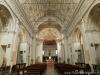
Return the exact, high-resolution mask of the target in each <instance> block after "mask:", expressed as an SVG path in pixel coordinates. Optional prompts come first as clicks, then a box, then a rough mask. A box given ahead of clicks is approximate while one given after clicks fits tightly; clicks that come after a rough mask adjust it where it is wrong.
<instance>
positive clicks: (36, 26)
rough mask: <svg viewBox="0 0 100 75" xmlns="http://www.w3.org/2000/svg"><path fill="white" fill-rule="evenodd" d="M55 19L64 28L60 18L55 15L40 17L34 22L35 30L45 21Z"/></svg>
mask: <svg viewBox="0 0 100 75" xmlns="http://www.w3.org/2000/svg"><path fill="white" fill-rule="evenodd" d="M49 20H50V21H55V22H57V23H58V24H59V25H60V26H61V28H62V29H63V28H64V26H63V25H62V22H61V21H60V20H59V19H58V18H55V17H53V16H43V17H40V18H39V19H38V20H37V21H36V22H35V23H34V29H35V30H38V27H39V25H40V24H42V23H44V22H45V21H49Z"/></svg>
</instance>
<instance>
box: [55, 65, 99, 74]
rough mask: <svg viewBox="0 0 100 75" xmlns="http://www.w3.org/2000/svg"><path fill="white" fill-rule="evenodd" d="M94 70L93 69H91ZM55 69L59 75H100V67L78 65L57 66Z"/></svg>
mask: <svg viewBox="0 0 100 75" xmlns="http://www.w3.org/2000/svg"><path fill="white" fill-rule="evenodd" d="M91 68H92V69H91ZM55 69H56V71H57V72H58V74H59V75H100V65H92V67H91V66H90V65H89V64H83V63H77V64H76V65H70V64H55Z"/></svg>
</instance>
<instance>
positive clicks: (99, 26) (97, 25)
mask: <svg viewBox="0 0 100 75" xmlns="http://www.w3.org/2000/svg"><path fill="white" fill-rule="evenodd" d="M87 23H88V24H87V30H88V34H89V37H90V39H89V41H90V45H91V47H92V48H94V51H93V50H92V51H93V54H94V55H95V56H96V57H95V58H94V60H95V61H96V64H100V3H99V4H96V5H95V6H94V7H93V8H92V9H91V11H90V13H89V16H88V21H87Z"/></svg>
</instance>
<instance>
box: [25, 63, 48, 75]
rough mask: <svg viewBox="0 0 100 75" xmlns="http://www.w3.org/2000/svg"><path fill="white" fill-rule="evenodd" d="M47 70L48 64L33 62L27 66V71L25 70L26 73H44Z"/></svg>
mask: <svg viewBox="0 0 100 75" xmlns="http://www.w3.org/2000/svg"><path fill="white" fill-rule="evenodd" d="M45 70H46V64H33V65H30V66H27V67H26V72H24V74H27V75H30V74H34V75H42V74H43V73H44V71H45Z"/></svg>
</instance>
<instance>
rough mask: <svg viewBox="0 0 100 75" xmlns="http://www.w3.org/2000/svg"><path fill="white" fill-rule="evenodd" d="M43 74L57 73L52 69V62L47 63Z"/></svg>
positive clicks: (53, 74) (55, 74)
mask: <svg viewBox="0 0 100 75" xmlns="http://www.w3.org/2000/svg"><path fill="white" fill-rule="evenodd" d="M45 75H58V74H57V72H56V71H55V69H54V64H53V63H52V62H48V63H47V70H46V73H45Z"/></svg>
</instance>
